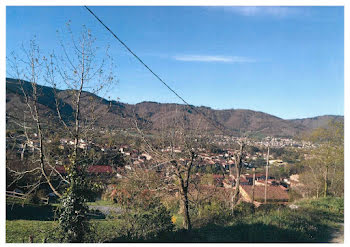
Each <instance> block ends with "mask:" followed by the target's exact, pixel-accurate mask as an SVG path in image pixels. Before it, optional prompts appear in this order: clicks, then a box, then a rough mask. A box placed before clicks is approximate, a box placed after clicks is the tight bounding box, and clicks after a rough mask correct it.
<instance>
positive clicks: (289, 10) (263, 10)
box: [218, 6, 302, 17]
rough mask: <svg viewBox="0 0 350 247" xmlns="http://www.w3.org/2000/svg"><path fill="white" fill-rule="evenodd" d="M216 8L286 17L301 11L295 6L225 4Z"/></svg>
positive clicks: (257, 14)
mask: <svg viewBox="0 0 350 247" xmlns="http://www.w3.org/2000/svg"><path fill="white" fill-rule="evenodd" d="M218 8H221V9H223V10H225V11H227V12H233V13H236V14H240V15H244V16H273V17H286V16H290V15H297V14H300V13H301V12H302V9H300V8H297V7H282V6H225V7H218Z"/></svg>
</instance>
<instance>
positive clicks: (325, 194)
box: [324, 166, 328, 197]
mask: <svg viewBox="0 0 350 247" xmlns="http://www.w3.org/2000/svg"><path fill="white" fill-rule="evenodd" d="M327 195H328V166H326V172H325V175H324V197H327Z"/></svg>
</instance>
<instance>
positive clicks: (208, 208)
mask: <svg viewBox="0 0 350 247" xmlns="http://www.w3.org/2000/svg"><path fill="white" fill-rule="evenodd" d="M231 219H232V216H231V212H230V209H229V208H227V207H226V206H225V204H224V203H223V202H220V201H216V200H212V201H211V202H209V203H207V204H205V205H202V206H201V207H199V209H198V211H197V212H196V217H194V219H193V224H194V225H195V226H196V227H200V226H204V225H208V224H217V225H223V224H227V223H228V222H229V221H230V220H231Z"/></svg>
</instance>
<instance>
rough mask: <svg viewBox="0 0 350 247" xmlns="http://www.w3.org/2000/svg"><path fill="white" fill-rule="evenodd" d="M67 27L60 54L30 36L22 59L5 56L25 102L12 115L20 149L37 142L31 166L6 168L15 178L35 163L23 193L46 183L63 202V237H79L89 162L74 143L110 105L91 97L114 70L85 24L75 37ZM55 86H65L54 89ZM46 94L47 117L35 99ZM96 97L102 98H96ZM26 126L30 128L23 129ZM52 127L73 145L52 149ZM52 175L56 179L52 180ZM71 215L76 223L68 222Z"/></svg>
mask: <svg viewBox="0 0 350 247" xmlns="http://www.w3.org/2000/svg"><path fill="white" fill-rule="evenodd" d="M67 33H68V35H66V34H67ZM67 33H66V34H64V35H63V36H65V37H67V36H68V37H71V39H70V40H69V41H63V40H60V44H61V47H62V51H63V52H62V54H63V55H62V56H55V55H54V54H51V55H49V56H47V57H45V56H42V55H41V54H40V50H39V47H38V45H37V44H36V43H35V41H31V42H30V46H29V49H25V48H23V49H22V50H23V53H24V58H23V59H17V58H16V57H13V58H10V59H9V60H8V61H9V65H10V67H11V68H12V72H13V75H14V77H15V78H18V84H19V88H20V89H21V91H22V95H23V98H24V101H25V102H24V103H25V105H26V109H25V112H24V117H23V123H21V122H19V121H17V125H18V126H22V127H23V132H24V135H25V137H26V138H25V140H24V143H23V150H22V152H23V153H24V152H25V150H26V149H27V146H28V144H31V143H36V142H37V145H36V144H33V147H34V149H35V153H34V152H33V158H32V161H33V164H34V165H33V166H34V167H33V168H32V169H31V170H28V169H26V170H22V171H16V170H13V169H11V167H10V165H9V166H8V169H9V170H10V172H11V173H12V174H14V175H15V177H16V178H15V179H14V181H18V179H21V178H23V176H24V175H29V174H36V172H37V170H38V169H40V171H41V173H40V176H38V177H37V179H34V182H33V183H32V184H31V185H28V186H27V187H28V188H27V193H28V194H29V193H31V192H32V191H34V190H35V189H36V188H38V187H39V186H40V185H41V184H42V183H43V182H45V183H47V184H48V185H49V187H50V188H51V190H52V191H53V192H54V193H55V194H56V195H57V196H59V197H62V198H63V202H64V203H65V207H64V208H63V209H64V210H63V211H62V214H61V218H60V222H63V223H62V224H63V225H64V228H65V229H64V231H66V230H67V232H68V233H70V234H67V236H66V241H73V242H81V241H83V238H84V236H85V235H86V232H85V231H86V228H84V226H83V225H84V224H85V223H84V221H86V219H87V218H86V212H87V208H86V206H84V202H85V199H84V193H86V192H84V190H86V189H87V186H86V185H87V184H88V182H87V181H85V180H84V168H85V167H86V166H88V165H91V164H89V160H88V158H87V155H86V153H84V148H81V147H80V146H81V145H80V144H81V141H82V138H85V140H86V142H88V141H91V140H92V138H93V133H94V132H95V131H96V130H97V128H96V122H97V121H99V118H101V117H103V115H104V114H106V113H107V112H108V110H109V107H110V105H109V104H108V103H106V102H105V100H103V98H102V97H96V96H95V95H94V94H99V95H101V96H102V95H103V94H104V93H106V92H107V90H108V87H109V86H110V85H112V84H113V83H114V82H115V76H114V71H113V62H112V61H111V60H112V58H111V57H110V56H109V55H108V50H107V52H106V53H105V55H102V56H101V55H100V54H101V53H100V52H99V51H98V50H97V48H96V46H95V44H94V42H95V39H94V38H93V36H92V35H91V32H90V31H89V30H87V29H86V28H85V27H83V29H82V31H81V35H80V36H79V38H78V39H75V37H74V35H73V32H72V30H71V28H70V23H68V24H67ZM109 66H111V67H109ZM25 80H26V81H28V82H25ZM40 82H42V83H44V82H45V83H47V84H49V85H51V86H52V88H53V90H51V91H49V92H40V90H43V91H44V90H47V89H46V88H44V87H42V86H40V85H39V84H38V83H40ZM58 87H62V88H64V89H66V90H64V91H62V90H59V89H57V88H58ZM88 91H89V92H88ZM46 94H50V95H49V96H53V97H52V98H53V99H52V98H50V100H53V102H49V103H50V105H49V107H51V108H53V112H54V113H53V114H51V116H50V117H51V118H48V117H47V115H48V114H47V109H45V107H43V106H42V103H41V101H42V100H43V98H44V99H46V98H45V97H47V95H46ZM102 101H104V102H103V103H104V104H101V102H102ZM64 104H66V105H69V107H68V108H69V109H70V110H71V111H69V112H68V113H67V112H65V113H64V114H62V109H64ZM101 105H102V106H101ZM26 115H29V117H27V116H26ZM28 118H30V123H28ZM10 119H11V121H15V118H11V117H10ZM50 125H51V126H50ZM29 128H30V130H31V133H28V129H29ZM52 132H56V133H59V134H61V137H62V138H63V137H65V138H68V139H70V140H72V142H73V145H72V148H71V149H69V150H68V153H67V155H55V152H54V151H53V150H51V149H50V145H49V143H50V142H51V138H52ZM32 136H33V137H32ZM34 137H35V138H34ZM53 148H57V146H54V147H53ZM23 156H24V155H23ZM57 163H62V164H63V165H64V168H65V170H66V173H67V176H63V174H61V173H60V172H59V171H58V170H57V169H56V164H57ZM54 180H58V182H57V181H56V182H53V181H54ZM62 185H64V187H65V188H67V185H68V186H69V189H68V190H66V191H65V196H64V197H63V195H62V192H61V191H62V189H61V190H60V189H59V188H60V187H61V186H62ZM68 205H70V206H71V207H68ZM67 210H71V212H69V213H68V214H69V217H63V216H62V215H64V214H65V213H66V215H67ZM74 220H76V221H75V222H76V224H71V221H74ZM62 224H61V225H62ZM68 228H70V229H69V230H68ZM68 235H69V236H68Z"/></svg>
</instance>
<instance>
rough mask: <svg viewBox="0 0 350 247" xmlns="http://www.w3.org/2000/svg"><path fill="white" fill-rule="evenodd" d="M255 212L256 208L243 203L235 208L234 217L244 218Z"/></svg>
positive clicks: (248, 203) (251, 204)
mask: <svg viewBox="0 0 350 247" xmlns="http://www.w3.org/2000/svg"><path fill="white" fill-rule="evenodd" d="M254 212H255V206H254V204H253V203H250V202H241V203H239V204H238V205H236V206H235V207H234V208H233V216H235V217H244V216H248V215H252V214H254Z"/></svg>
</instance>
